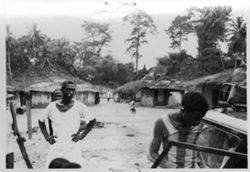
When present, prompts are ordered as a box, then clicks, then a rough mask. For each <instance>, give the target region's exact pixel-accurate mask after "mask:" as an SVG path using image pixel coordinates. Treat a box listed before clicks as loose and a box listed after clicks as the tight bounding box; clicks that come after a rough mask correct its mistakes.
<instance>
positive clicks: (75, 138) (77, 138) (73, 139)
mask: <svg viewBox="0 0 250 172" xmlns="http://www.w3.org/2000/svg"><path fill="white" fill-rule="evenodd" d="M79 140H81V135H80V134H72V141H73V142H78V141H79Z"/></svg>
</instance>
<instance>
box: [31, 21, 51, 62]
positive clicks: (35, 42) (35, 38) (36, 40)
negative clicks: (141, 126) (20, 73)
mask: <svg viewBox="0 0 250 172" xmlns="http://www.w3.org/2000/svg"><path fill="white" fill-rule="evenodd" d="M45 37H46V36H45V35H43V34H41V31H39V30H38V29H37V26H36V25H35V24H34V25H33V28H32V29H31V30H30V31H29V33H28V36H27V39H28V41H29V48H31V53H32V55H31V58H35V59H39V58H38V53H39V51H42V50H41V49H42V47H43V46H44V44H45Z"/></svg>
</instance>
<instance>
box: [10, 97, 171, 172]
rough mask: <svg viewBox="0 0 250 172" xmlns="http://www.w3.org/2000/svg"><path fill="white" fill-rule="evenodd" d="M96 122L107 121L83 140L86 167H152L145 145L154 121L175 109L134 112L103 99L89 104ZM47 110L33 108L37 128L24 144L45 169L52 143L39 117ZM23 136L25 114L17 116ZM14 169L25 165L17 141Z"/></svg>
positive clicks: (34, 159)
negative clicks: (96, 103) (45, 137)
mask: <svg viewBox="0 0 250 172" xmlns="http://www.w3.org/2000/svg"><path fill="white" fill-rule="evenodd" d="M89 108H90V110H91V111H92V112H93V113H94V114H95V116H96V119H97V121H101V122H104V127H102V128H94V129H93V130H92V131H91V132H90V133H89V135H88V136H87V137H86V138H85V139H84V140H83V141H82V142H81V145H82V156H83V157H84V160H85V162H84V163H85V168H101V169H131V168H138V167H139V168H149V167H150V166H151V165H152V163H150V162H149V161H148V160H147V158H146V146H147V143H148V140H149V137H150V135H151V133H152V127H153V123H154V121H155V120H156V119H157V118H158V117H160V116H161V115H163V114H166V113H167V112H169V111H173V109H164V108H149V107H136V110H137V113H136V114H131V113H130V111H129V105H128V104H125V103H114V102H113V101H111V102H110V103H108V102H107V101H106V100H104V99H102V100H101V102H100V104H99V105H94V106H89ZM43 110H44V109H32V111H31V113H32V127H33V128H34V129H35V131H34V132H33V135H32V139H30V140H29V139H27V141H26V142H25V146H26V149H27V152H28V154H29V157H30V159H31V161H32V164H33V166H34V168H43V166H44V163H45V161H46V156H47V151H48V147H49V144H48V143H47V142H45V140H44V138H43V136H42V134H41V132H40V130H39V128H38V123H37V119H38V117H39V116H40V115H41V114H42V112H43ZM18 123H19V128H20V131H21V132H22V135H23V136H24V137H26V138H27V134H26V131H27V121H26V114H24V115H18ZM11 142H12V145H14V146H13V147H12V149H13V150H14V152H15V169H22V168H26V166H25V163H24V161H23V159H22V156H21V154H20V150H19V149H18V147H17V144H15V140H14V137H12V139H11Z"/></svg>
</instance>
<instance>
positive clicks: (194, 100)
mask: <svg viewBox="0 0 250 172" xmlns="http://www.w3.org/2000/svg"><path fill="white" fill-rule="evenodd" d="M181 105H182V107H183V110H184V111H185V112H188V113H189V112H200V114H201V116H202V117H203V116H205V114H206V112H207V111H208V109H209V105H208V102H207V99H206V98H205V97H204V95H203V94H201V93H199V92H195V91H191V92H188V93H186V94H185V95H184V96H183V98H182V101H181Z"/></svg>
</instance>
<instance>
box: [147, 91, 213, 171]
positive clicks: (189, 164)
mask: <svg viewBox="0 0 250 172" xmlns="http://www.w3.org/2000/svg"><path fill="white" fill-rule="evenodd" d="M181 105H182V108H181V109H180V111H178V112H176V113H169V114H167V115H165V116H162V117H161V118H159V119H158V120H157V121H156V122H155V124H154V129H153V137H152V140H151V141H150V144H149V147H148V150H147V157H148V159H149V160H150V161H152V162H155V161H156V159H157V158H158V157H159V153H158V152H159V149H160V146H161V145H162V146H163V148H165V147H166V146H167V144H168V139H169V137H170V136H173V137H174V138H175V139H176V140H178V141H182V142H189V143H190V142H195V141H196V139H197V137H198V135H197V133H199V124H200V121H201V119H202V118H203V117H204V116H205V114H206V112H207V111H208V108H209V106H208V102H207V100H206V99H205V97H204V96H203V95H202V94H201V93H198V92H189V93H186V94H185V95H184V97H183V99H182V102H181ZM159 166H160V167H162V168H204V167H206V165H205V163H204V162H203V161H202V158H200V153H199V152H197V151H192V150H189V149H184V148H180V147H172V148H171V149H170V151H169V152H168V155H166V156H165V158H164V159H163V160H162V162H161V163H160V165H159Z"/></svg>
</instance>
